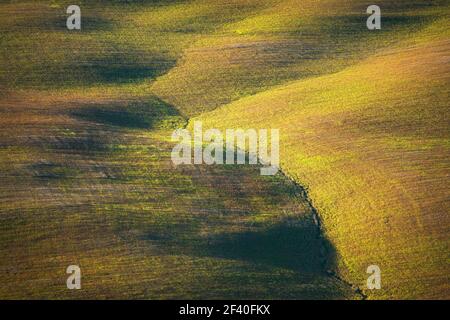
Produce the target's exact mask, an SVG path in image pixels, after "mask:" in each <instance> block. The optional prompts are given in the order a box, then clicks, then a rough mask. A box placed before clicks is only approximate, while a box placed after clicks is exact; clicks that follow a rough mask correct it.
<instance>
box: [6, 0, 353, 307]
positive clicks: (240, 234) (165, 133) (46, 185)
mask: <svg viewBox="0 0 450 320" xmlns="http://www.w3.org/2000/svg"><path fill="white" fill-rule="evenodd" d="M67 4H68V3H63V2H58V1H53V2H45V1H40V2H36V1H33V2H31V1H30V2H20V3H17V2H5V3H2V4H1V6H0V7H1V10H0V12H1V13H0V21H1V22H0V28H1V32H2V38H1V42H2V45H1V49H0V50H1V56H2V59H1V73H0V79H1V82H0V84H1V99H0V113H1V117H0V122H1V129H0V141H1V146H0V147H1V148H0V168H1V176H0V181H1V183H0V188H1V200H0V229H1V232H0V255H1V259H0V281H1V282H2V286H1V288H0V297H1V298H6V299H11V298H52V299H54V298H56V299H59V298H61V299H71V298H89V299H94V298H145V299H166V298H289V299H299V298H303V299H342V298H359V297H360V296H359V295H358V294H355V292H354V290H353V289H352V288H350V287H349V286H348V285H347V284H345V283H343V282H342V281H339V280H337V279H336V278H335V277H333V276H331V275H330V274H329V273H327V268H328V265H330V263H332V261H334V255H335V252H334V251H333V248H332V246H331V245H330V244H329V243H328V242H327V241H326V240H325V239H324V238H322V237H321V234H320V231H319V228H318V226H317V225H316V223H315V221H314V217H313V210H312V208H311V206H310V204H309V202H308V201H307V200H306V198H305V196H304V194H303V191H302V190H301V188H299V187H298V186H296V185H295V184H294V183H293V182H292V181H290V180H289V179H287V178H286V177H284V176H282V175H279V176H275V177H262V176H260V174H259V168H258V167H256V166H238V167H235V166H182V167H174V166H173V164H172V162H171V159H170V151H171V149H172V147H173V145H174V144H173V142H171V141H170V136H171V134H172V131H173V130H174V129H175V128H178V127H182V126H184V125H185V124H186V119H185V118H184V117H183V116H182V115H180V112H179V109H178V108H177V107H176V106H174V105H171V104H169V103H167V102H165V101H163V100H162V99H161V98H159V97H158V96H157V95H156V94H155V93H153V92H152V91H151V90H150V86H151V83H152V82H153V81H154V80H155V79H156V78H157V77H159V76H160V75H162V74H164V73H165V72H167V71H168V70H169V69H170V68H172V67H173V66H174V65H175V64H176V61H177V59H179V58H180V57H181V56H182V53H183V49H184V48H186V47H188V46H189V45H190V44H191V43H192V42H193V41H194V40H195V39H198V38H200V37H202V36H203V33H208V32H213V30H214V29H215V28H217V27H219V26H221V25H222V24H224V23H229V22H233V21H235V20H236V19H239V18H242V17H243V15H244V14H246V12H249V10H252V9H255V7H256V6H255V5H251V4H244V3H243V4H240V2H236V3H235V4H234V5H231V4H230V5H229V6H225V7H224V6H220V5H216V4H214V3H213V2H212V1H211V2H205V3H203V4H202V3H200V2H195V3H181V2H176V3H175V2H174V3H169V2H164V1H160V2H156V3H155V2H150V1H149V2H143V1H141V2H136V3H133V2H131V3H124V2H114V3H112V4H111V3H109V4H106V3H105V2H97V3H93V4H92V3H91V2H89V4H88V2H85V3H82V5H81V7H82V28H83V29H82V31H81V32H80V31H72V32H70V31H67V30H66V29H65V17H66V15H65V7H66V5H67ZM224 13H225V14H224ZM200 17H205V19H200ZM228 17H229V18H228ZM72 264H75V265H79V266H80V267H81V270H82V289H81V290H68V289H67V288H66V279H67V277H68V275H67V274H66V273H65V271H66V268H67V266H69V265H72Z"/></svg>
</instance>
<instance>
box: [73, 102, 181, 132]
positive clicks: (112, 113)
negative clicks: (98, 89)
mask: <svg viewBox="0 0 450 320" xmlns="http://www.w3.org/2000/svg"><path fill="white" fill-rule="evenodd" d="M71 115H72V116H75V117H77V118H80V119H83V120H87V121H91V122H96V123H102V124H106V125H111V126H116V127H121V128H128V129H152V128H154V127H155V126H156V125H158V124H161V122H162V121H164V120H167V123H168V125H169V126H170V125H171V124H176V123H177V122H179V121H182V119H181V116H180V115H179V113H178V111H177V110H176V109H175V108H174V107H173V106H171V105H169V104H167V103H165V102H164V101H162V100H160V99H158V98H156V97H151V98H149V99H147V100H145V101H139V102H131V103H129V104H118V105H110V104H108V105H93V106H90V107H84V108H82V109H78V110H76V111H73V112H72V113H71Z"/></svg>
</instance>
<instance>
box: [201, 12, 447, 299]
mask: <svg viewBox="0 0 450 320" xmlns="http://www.w3.org/2000/svg"><path fill="white" fill-rule="evenodd" d="M445 12H446V9H443V10H441V11H440V13H439V15H437V17H436V20H435V22H434V23H432V24H430V25H429V26H427V27H426V28H425V29H423V30H422V31H420V32H416V34H415V36H412V37H409V38H408V39H407V40H405V41H403V42H401V43H399V44H398V45H396V46H394V47H393V48H392V49H391V50H385V51H383V52H382V53H379V54H376V55H374V56H373V57H370V58H368V59H366V60H364V61H362V62H361V63H357V64H355V65H353V66H351V67H348V68H346V69H345V70H343V71H341V72H337V73H334V74H331V75H324V76H320V77H316V78H312V79H307V80H300V81H296V82H292V83H290V84H288V85H285V86H280V87H279V88H276V89H273V90H270V91H266V92H263V93H260V94H257V95H255V96H252V97H249V98H245V99H242V100H239V101H237V102H235V103H231V104H230V105H227V106H224V107H222V108H219V109H217V110H215V111H213V112H210V113H208V114H205V115H202V116H200V117H199V118H198V119H200V120H202V121H203V122H204V126H205V125H206V126H207V127H215V128H230V127H243V128H246V127H249V128H280V130H281V135H282V138H281V150H282V151H281V161H282V168H283V170H284V171H285V172H286V173H287V174H288V175H289V176H291V177H292V178H294V179H295V180H296V181H297V182H299V183H300V184H302V185H304V186H306V187H307V188H308V190H309V195H310V197H311V198H312V200H313V203H314V206H315V207H316V208H317V209H318V211H319V213H320V214H321V216H322V218H323V221H324V225H325V228H326V234H327V236H328V237H329V239H330V240H331V242H332V243H333V244H334V245H335V246H336V248H337V251H338V253H339V255H340V261H339V270H340V271H341V273H343V274H344V276H345V277H346V278H347V279H348V280H349V281H350V282H352V283H355V284H357V285H359V286H361V287H365V279H366V278H367V275H366V273H365V271H366V268H367V266H369V265H371V264H378V265H379V266H380V267H381V270H382V279H383V284H382V285H383V288H382V290H380V291H379V292H367V293H368V294H369V295H370V297H371V298H387V297H389V298H448V297H449V292H450V289H449V286H448V274H449V272H450V270H449V268H448V245H449V239H448V231H449V230H448V226H449V223H450V221H449V220H448V199H449V196H450V194H449V191H448V186H447V184H448V183H447V182H448V176H449V173H450V163H449V155H450V153H449V152H450V136H449V132H450V131H449V124H448V119H447V118H446V115H448V114H449V111H450V110H449V105H448V95H449V84H450V74H449V72H448V58H449V57H448V52H450V43H449V41H448V39H449V33H448V15H447V16H445ZM447 13H448V10H447ZM440 15H443V16H444V17H443V18H439V16H440ZM198 119H197V120H198Z"/></svg>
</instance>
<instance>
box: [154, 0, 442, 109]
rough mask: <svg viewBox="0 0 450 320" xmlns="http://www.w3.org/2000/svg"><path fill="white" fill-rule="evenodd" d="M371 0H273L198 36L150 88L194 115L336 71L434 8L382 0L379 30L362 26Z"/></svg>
mask: <svg viewBox="0 0 450 320" xmlns="http://www.w3.org/2000/svg"><path fill="white" fill-rule="evenodd" d="M370 4H372V3H371V2H370V1H354V0H350V1H342V0H324V1H313V0H307V1H293V0H283V1H272V2H270V1H269V2H268V3H267V6H266V7H261V8H258V10H254V11H253V12H252V13H251V14H249V15H248V17H245V18H242V19H239V20H238V21H232V22H228V23H226V24H224V25H222V26H221V27H217V28H216V29H215V31H214V32H213V33H208V34H205V35H203V36H202V37H200V38H199V39H197V40H196V41H194V42H193V43H192V45H191V46H190V47H189V48H188V49H186V50H184V52H183V56H182V58H181V59H179V60H178V61H177V64H176V66H175V67H174V68H172V69H171V70H170V71H169V72H168V73H167V74H165V75H164V76H162V77H159V78H158V79H157V81H156V82H155V83H154V84H153V85H152V91H153V92H155V94H157V95H158V96H159V97H161V98H162V99H164V100H165V101H167V102H169V103H171V104H173V105H175V106H176V107H177V108H178V109H179V110H180V111H181V112H182V113H183V114H185V115H188V116H194V115H198V114H200V113H202V112H205V111H210V110H212V109H214V108H216V107H218V106H221V105H223V104H226V103H229V102H231V101H233V100H237V99H239V98H242V97H244V96H248V95H251V94H255V93H257V92H262V91H264V90H267V89H269V88H270V87H272V86H274V85H278V84H282V83H286V82H287V81H291V80H298V79H303V78H308V77H313V76H319V75H323V74H329V73H332V72H337V71H339V70H342V69H343V68H345V67H348V66H350V65H352V64H353V63H355V62H356V61H359V60H361V59H363V58H365V57H367V56H368V55H370V54H373V51H377V50H381V49H383V48H385V47H387V46H389V45H392V44H395V43H396V42H398V41H399V40H401V39H402V38H403V37H404V36H406V35H408V34H409V33H410V32H411V29H410V28H414V29H416V28H419V27H420V26H421V25H423V24H425V23H427V21H428V19H430V17H432V16H433V12H434V11H436V10H438V9H436V8H433V6H428V5H424V4H423V2H422V1H396V3H395V4H392V1H381V2H379V3H378V4H379V5H381V6H382V7H383V8H384V11H383V14H384V15H383V23H384V29H383V31H382V32H368V31H367V29H366V28H365V19H366V17H367V16H366V14H365V10H366V8H367V6H368V5H370Z"/></svg>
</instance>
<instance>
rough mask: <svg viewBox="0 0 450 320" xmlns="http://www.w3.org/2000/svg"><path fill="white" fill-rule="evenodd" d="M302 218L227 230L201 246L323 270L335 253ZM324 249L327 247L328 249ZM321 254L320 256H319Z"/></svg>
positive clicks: (212, 252) (216, 253)
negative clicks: (256, 228)
mask: <svg viewBox="0 0 450 320" xmlns="http://www.w3.org/2000/svg"><path fill="white" fill-rule="evenodd" d="M311 223H312V222H310V221H304V222H303V223H301V224H299V225H297V226H289V225H276V226H273V227H270V228H268V229H266V230H264V231H258V232H244V233H237V234H227V235H223V236H221V237H217V238H215V239H210V240H209V242H210V243H209V245H207V246H204V248H203V249H202V250H201V251H203V252H204V253H205V254H206V255H208V256H213V257H220V258H226V259H237V260H243V261H247V262H251V263H255V264H263V265H269V266H273V267H281V268H285V269H291V270H293V271H297V272H301V273H303V274H325V272H326V270H325V269H326V268H325V255H326V254H327V255H328V257H326V259H327V260H332V259H334V258H335V253H334V251H333V252H325V251H324V248H325V247H324V246H325V245H326V247H327V248H329V249H330V248H332V246H331V245H330V244H329V243H326V244H325V243H324V242H325V241H326V240H325V239H322V238H321V237H319V234H318V230H317V229H316V228H314V226H312V225H311ZM329 249H328V250H327V251H330V250H329ZM321 255H323V256H321Z"/></svg>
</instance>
